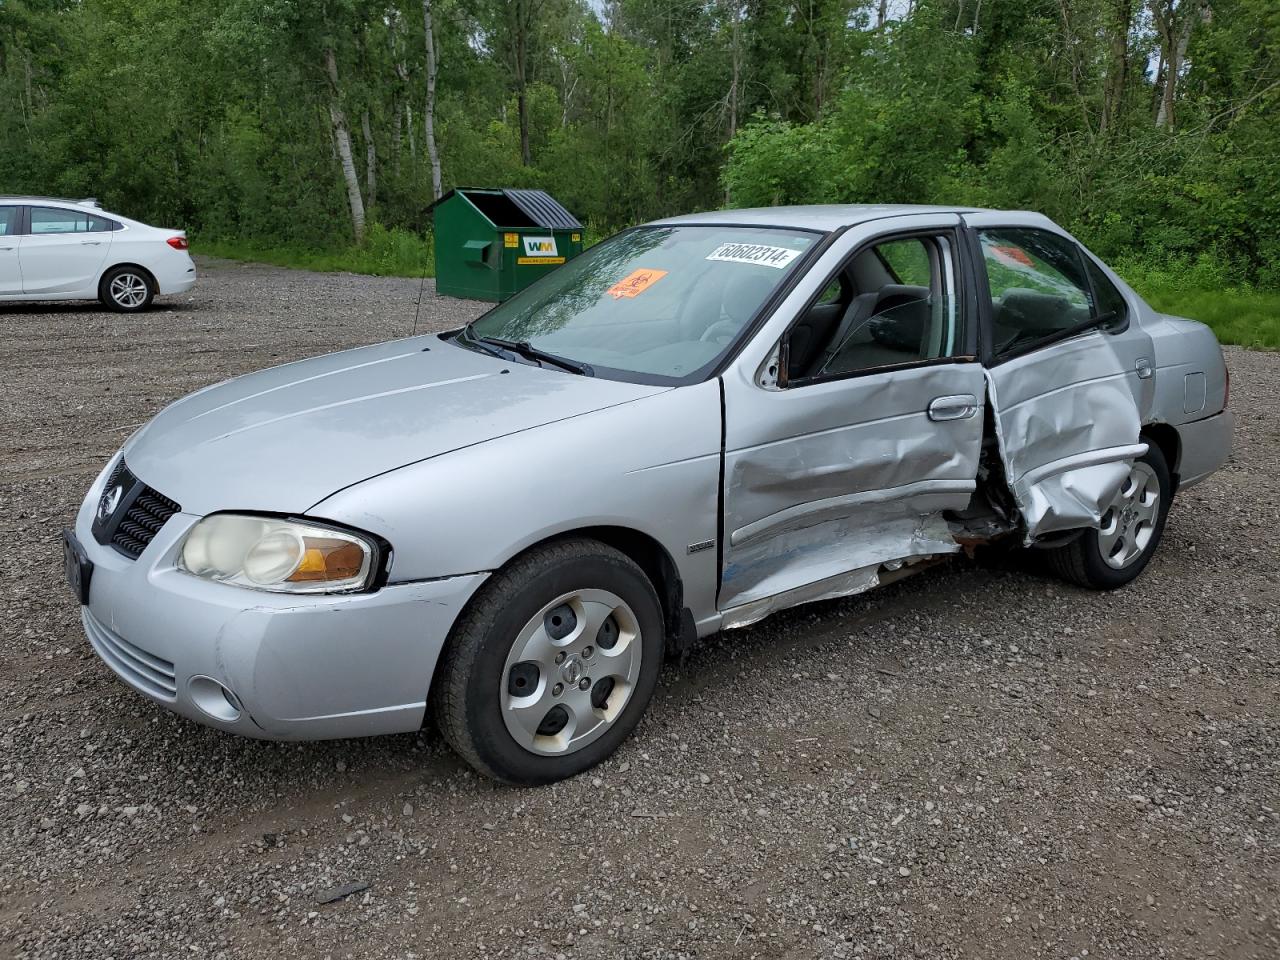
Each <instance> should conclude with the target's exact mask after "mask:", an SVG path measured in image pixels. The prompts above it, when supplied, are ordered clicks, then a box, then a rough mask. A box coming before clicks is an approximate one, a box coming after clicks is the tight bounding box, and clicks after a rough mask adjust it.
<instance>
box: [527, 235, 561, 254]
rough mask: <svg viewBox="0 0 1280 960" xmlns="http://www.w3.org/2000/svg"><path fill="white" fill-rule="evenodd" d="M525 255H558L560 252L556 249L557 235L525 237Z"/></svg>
mask: <svg viewBox="0 0 1280 960" xmlns="http://www.w3.org/2000/svg"><path fill="white" fill-rule="evenodd" d="M524 255H525V256H526V257H556V256H559V252H558V251H557V250H556V238H555V237H525V238H524Z"/></svg>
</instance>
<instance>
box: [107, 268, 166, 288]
mask: <svg viewBox="0 0 1280 960" xmlns="http://www.w3.org/2000/svg"><path fill="white" fill-rule="evenodd" d="M121 267H129V268H130V269H131V270H137V271H138V272H139V273H142V274H145V275H146V277H147V282H148V283H150V284H151V291H152V292H153V293H158V292H159V290H160V284H159V283H157V282H156V275H155V274H154V273H152V272H151V271H150V270H148V269H147V268H146V267H144V266H143V265H142V264H140V263H113V264H112V265H111V266H109V267H107V268H106V269H105V270H103V271H102V273H101V274H99V276H98V289H99V290H101V289H102V281H103V280H105V279H107V274H108V273H110V272H111V271H112V270H119V269H120V268H121Z"/></svg>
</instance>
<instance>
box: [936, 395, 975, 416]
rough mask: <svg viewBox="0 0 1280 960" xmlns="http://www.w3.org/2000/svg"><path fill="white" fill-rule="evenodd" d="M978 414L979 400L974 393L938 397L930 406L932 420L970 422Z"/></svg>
mask: <svg viewBox="0 0 1280 960" xmlns="http://www.w3.org/2000/svg"><path fill="white" fill-rule="evenodd" d="M977 412H978V398H977V397H975V396H974V395H973V394H972V393H957V394H954V395H952V396H950V397H936V398H934V400H933V402H932V403H930V404H929V419H930V420H968V419H969V418H970V417H972V416H973V415H974V414H976V413H977Z"/></svg>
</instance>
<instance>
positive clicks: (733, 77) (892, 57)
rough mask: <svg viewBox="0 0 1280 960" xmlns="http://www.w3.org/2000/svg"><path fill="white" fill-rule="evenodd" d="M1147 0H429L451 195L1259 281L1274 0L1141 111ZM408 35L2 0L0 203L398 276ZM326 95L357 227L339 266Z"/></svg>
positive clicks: (391, 10) (406, 146) (1260, 4)
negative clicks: (973, 232) (1003, 232)
mask: <svg viewBox="0 0 1280 960" xmlns="http://www.w3.org/2000/svg"><path fill="white" fill-rule="evenodd" d="M1175 2H1176V3H1177V4H1178V5H1179V6H1185V5H1186V4H1189V3H1190V0H1175ZM1148 6H1149V5H1147V4H1143V3H1117V2H1115V0H1000V2H999V3H975V2H974V0H914V2H913V3H911V4H902V3H898V4H890V5H889V7H888V9H889V13H890V16H889V19H888V21H887V22H886V23H884V24H883V25H879V24H877V23H876V22H875V18H876V14H877V12H878V9H879V4H878V3H874V2H868V0H806V2H805V3H796V2H795V0H750V2H746V0H610V2H608V3H603V4H601V3H588V2H587V0H537V2H533V0H511V2H506V0H473V2H465V3H464V2H462V0H432V7H433V11H434V18H433V22H434V24H435V34H436V46H437V48H438V58H439V64H440V69H439V75H438V83H437V91H436V92H437V100H436V113H435V119H436V123H435V131H436V138H437V142H438V145H439V153H440V157H441V163H442V171H443V179H444V185H445V188H446V189H447V188H448V187H450V186H454V185H488V186H495V185H496V186H538V187H542V188H545V189H547V190H549V191H550V192H551V193H552V194H554V195H555V196H556V197H557V198H558V199H560V200H561V201H562V202H563V203H565V205H566V206H568V207H569V208H570V209H571V210H573V211H574V212H575V213H577V214H578V215H579V217H581V218H582V219H583V220H584V222H585V223H586V225H587V230H588V235H590V236H602V235H608V234H609V233H612V232H614V231H615V230H617V229H619V228H621V227H625V226H627V225H629V224H632V223H636V222H639V221H643V220H648V219H653V218H656V217H660V216H666V215H670V214H676V213H683V212H687V211H691V210H699V209H708V208H714V207H719V206H723V205H726V204H728V205H735V206H754V205H768V204H779V203H811V202H863V203H886V202H915V203H964V204H973V205H978V206H989V207H997V208H1003V207H1013V208H1030V209H1036V210H1040V211H1042V212H1044V213H1046V214H1048V215H1049V216H1051V217H1053V218H1054V219H1056V220H1058V221H1059V222H1060V223H1062V224H1063V225H1065V226H1066V227H1068V228H1069V229H1070V230H1072V231H1073V232H1074V233H1075V234H1076V235H1077V236H1078V237H1079V238H1080V239H1081V240H1082V241H1084V242H1085V243H1086V244H1088V245H1089V246H1090V247H1091V248H1092V249H1094V250H1095V251H1096V252H1097V253H1099V254H1100V255H1101V256H1103V257H1104V258H1107V259H1108V260H1111V261H1119V262H1121V263H1123V264H1126V265H1127V266H1128V267H1130V268H1132V269H1133V270H1134V271H1136V273H1135V275H1139V276H1142V277H1144V278H1149V279H1150V282H1151V284H1152V288H1153V289H1158V290H1161V291H1166V290H1179V289H1187V290H1190V289H1212V288H1214V287H1222V286H1230V287H1233V288H1239V287H1245V286H1255V287H1259V288H1264V289H1277V290H1280V190H1277V189H1276V184H1277V183H1280V5H1277V4H1276V2H1275V0H1209V8H1210V11H1211V14H1212V15H1211V16H1209V17H1207V18H1205V19H1203V20H1198V21H1196V22H1195V23H1194V24H1193V25H1192V26H1193V29H1192V31H1191V33H1190V34H1189V37H1188V45H1187V59H1186V61H1185V63H1183V64H1182V65H1181V67H1180V69H1179V71H1177V76H1176V85H1175V87H1174V93H1175V96H1174V98H1173V100H1174V112H1173V117H1174V119H1173V122H1171V123H1166V124H1164V125H1157V122H1156V107H1157V105H1158V104H1159V102H1160V100H1161V97H1160V94H1161V89H1162V85H1163V84H1164V83H1165V80H1164V78H1163V76H1157V75H1155V71H1154V69H1153V67H1154V64H1155V63H1156V62H1157V60H1159V58H1160V55H1161V49H1160V44H1161V39H1160V37H1159V36H1158V35H1157V34H1156V33H1155V31H1154V29H1153V26H1152V23H1151V18H1150V11H1149V9H1148ZM1187 9H1190V8H1189V7H1188V8H1187ZM424 40H425V36H424V27H423V17H422V3H421V0H0V103H2V104H4V109H2V110H0V192H15V193H52V194H66V195H74V196H84V195H92V196H97V197H99V198H100V199H101V201H102V202H103V204H104V205H105V206H107V207H109V208H111V209H115V210H118V211H120V212H121V213H124V214H127V215H130V216H135V217H138V218H139V219H143V220H148V221H151V222H157V223H161V224H165V225H169V226H175V227H185V228H187V229H188V230H189V231H191V232H192V235H193V236H196V237H197V238H208V237H216V238H220V239H221V242H222V243H223V244H230V246H227V247H225V249H228V250H241V251H244V250H255V251H266V250H273V249H274V250H276V251H277V254H276V257H275V259H277V260H279V259H281V258H284V259H287V260H288V261H289V262H295V263H296V262H303V261H306V262H316V263H328V264H335V265H343V264H352V263H357V262H358V263H360V264H365V265H368V268H369V269H376V270H379V271H381V272H405V273H410V274H412V273H414V272H416V269H417V265H416V263H414V262H412V261H414V260H415V258H417V257H418V256H419V255H420V253H421V250H420V249H418V247H419V246H423V247H425V246H426V245H427V244H428V243H429V240H423V239H420V238H422V237H425V236H427V234H428V232H429V230H430V215H429V213H428V209H429V206H430V203H431V201H432V199H433V197H432V188H431V171H430V167H429V164H428V159H427V148H426V143H425V129H424V124H423V113H424V106H425V97H426V63H425V60H426V58H425V46H424ZM1166 52H1167V51H1166ZM330 53H332V55H333V62H334V65H335V67H336V71H337V76H338V82H337V84H336V85H335V84H334V82H333V79H332V77H331V76H330V74H329V71H328V69H327V62H328V54H330ZM521 58H523V59H521ZM518 62H523V65H524V71H523V75H521V74H519V73H518V72H517V70H516V67H517V63H518ZM522 102H523V103H524V106H525V113H526V115H527V118H528V126H529V143H530V152H531V155H532V157H531V162H530V163H528V164H526V163H525V162H524V158H523V157H522V150H521V136H520V121H519V117H520V113H521V107H520V105H521V103H522ZM335 107H336V108H338V109H340V111H341V112H342V113H343V114H344V115H345V118H346V125H347V130H348V132H349V135H350V141H351V152H352V160H353V163H354V168H355V175H356V177H357V178H358V180H359V186H358V189H359V191H360V193H361V195H362V198H363V202H364V205H365V208H366V211H367V213H368V218H369V220H370V223H371V229H370V231H369V234H368V239H367V241H366V249H364V250H360V251H353V252H341V253H338V254H335V253H333V252H332V251H335V250H339V251H343V250H344V249H345V245H346V244H347V243H348V238H349V237H350V236H351V232H352V213H351V209H350V206H349V201H348V192H347V184H346V181H345V180H344V174H343V170H342V168H341V166H340V164H339V152H338V150H337V148H336V146H335V144H336V140H335V131H334V127H333V113H332V111H333V110H334V108H335ZM366 125H367V130H368V134H367V135H366V132H365V131H366ZM371 148H372V151H371ZM371 155H372V157H373V159H372V161H371V160H370V157H371ZM370 166H372V172H373V174H374V180H376V183H375V184H373V185H371V184H370V182H369V173H370ZM379 225H381V228H385V229H381V228H379ZM396 238H399V239H396ZM413 238H419V239H413ZM411 239H413V243H410V242H409V240H411ZM307 251H309V252H307ZM317 251H318V252H317ZM335 257H336V258H337V259H336V260H335V259H333V258H335Z"/></svg>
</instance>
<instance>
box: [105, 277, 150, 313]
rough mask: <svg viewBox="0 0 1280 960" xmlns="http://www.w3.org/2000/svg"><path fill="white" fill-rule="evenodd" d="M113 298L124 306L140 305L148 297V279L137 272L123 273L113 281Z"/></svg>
mask: <svg viewBox="0 0 1280 960" xmlns="http://www.w3.org/2000/svg"><path fill="white" fill-rule="evenodd" d="M111 299H112V300H114V301H115V302H116V303H118V304H120V306H122V307H140V306H142V304H143V302H144V301H145V300H146V299H147V281H145V280H143V279H142V277H140V276H138V275H137V274H136V273H122V274H120V275H119V276H118V277H115V278H114V279H113V280H112V281H111Z"/></svg>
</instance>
